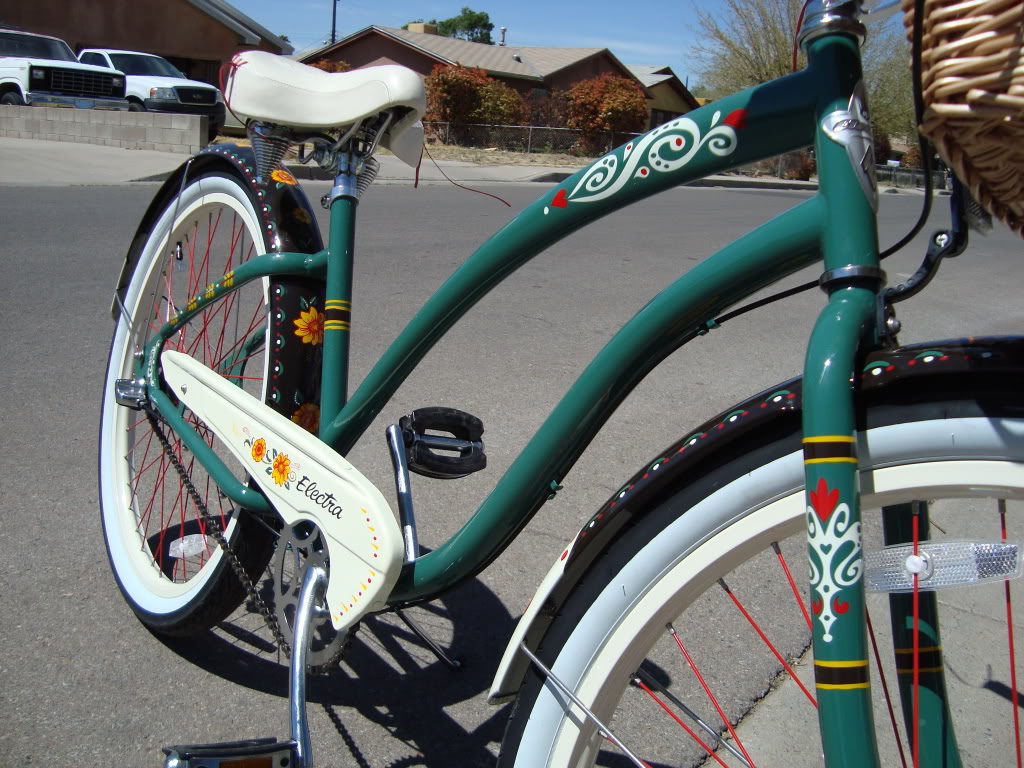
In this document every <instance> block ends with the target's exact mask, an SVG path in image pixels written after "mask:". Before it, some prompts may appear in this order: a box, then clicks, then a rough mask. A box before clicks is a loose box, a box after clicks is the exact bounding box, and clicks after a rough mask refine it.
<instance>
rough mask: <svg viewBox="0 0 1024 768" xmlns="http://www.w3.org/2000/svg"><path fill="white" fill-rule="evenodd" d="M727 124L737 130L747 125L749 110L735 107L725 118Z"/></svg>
mask: <svg viewBox="0 0 1024 768" xmlns="http://www.w3.org/2000/svg"><path fill="white" fill-rule="evenodd" d="M725 124H726V125H731V126H732V127H733V128H735V129H736V130H737V131H739V130H742V129H744V128H746V127H747V110H745V109H734V110H733V111H732V112H730V113H729V115H728V117H726V118H725Z"/></svg>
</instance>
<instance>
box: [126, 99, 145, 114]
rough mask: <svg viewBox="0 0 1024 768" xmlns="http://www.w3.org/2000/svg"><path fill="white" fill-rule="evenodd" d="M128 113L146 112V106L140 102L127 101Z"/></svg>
mask: <svg viewBox="0 0 1024 768" xmlns="http://www.w3.org/2000/svg"><path fill="white" fill-rule="evenodd" d="M128 111H129V112H145V111H147V110H146V105H145V104H143V103H142V102H140V101H129V102H128Z"/></svg>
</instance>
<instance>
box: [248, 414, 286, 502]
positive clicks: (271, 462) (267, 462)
mask: <svg viewBox="0 0 1024 768" xmlns="http://www.w3.org/2000/svg"><path fill="white" fill-rule="evenodd" d="M242 432H243V433H244V434H246V435H249V434H251V433H250V432H249V429H248V427H246V428H244V429H243V430H242ZM245 445H247V446H249V454H250V455H251V456H252V460H253V461H254V462H256V463H257V464H263V465H264V470H263V471H264V472H266V473H267V474H268V475H270V476H271V477H272V478H273V479H274V482H275V483H277V484H278V485H282V486H284V487H285V488H287V489H289V490H291V483H292V481H294V480H295V475H296V472H295V470H297V469H300V467H299V465H298V464H296V463H294V462H293V461H292V460H291V459H290V458H288V454H287V453H281V452H280V451H278V450H277V449H276V448H271V447H269V446H268V445H267V441H266V440H265V439H263V438H262V437H258V438H255V439H253V438H251V437H250V438H248V439H247V440H246V441H245Z"/></svg>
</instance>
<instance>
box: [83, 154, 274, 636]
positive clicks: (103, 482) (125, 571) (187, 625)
mask: <svg viewBox="0 0 1024 768" xmlns="http://www.w3.org/2000/svg"><path fill="white" fill-rule="evenodd" d="M257 205H258V203H257V201H256V198H255V196H254V194H253V192H252V191H251V189H250V188H249V186H248V185H247V184H246V183H245V182H244V181H243V180H242V179H240V178H239V177H238V176H236V175H234V174H232V173H230V172H227V171H220V170H215V169H207V170H205V171H202V172H201V173H199V175H197V176H196V178H194V179H191V180H190V181H189V182H188V184H187V185H186V186H185V188H184V189H183V190H182V192H181V196H180V205H179V201H178V197H177V196H170V197H169V199H168V200H167V201H166V203H165V205H164V206H163V209H162V210H161V211H160V212H159V213H158V214H157V215H156V216H155V217H154V219H153V224H152V226H151V227H149V229H148V231H140V232H139V233H138V234H137V235H136V238H135V239H134V241H133V243H132V248H131V251H130V253H129V264H130V274H131V277H130V280H129V282H128V283H127V287H126V289H125V291H124V307H125V308H126V312H127V313H128V314H129V315H130V316H131V318H132V323H131V325H132V327H134V328H135V329H137V331H136V332H135V333H133V332H132V331H131V330H130V329H129V324H128V323H127V322H126V319H125V317H124V316H123V314H122V316H120V317H119V319H118V322H117V327H116V330H115V333H114V338H113V341H112V343H111V351H110V359H109V361H108V364H107V373H106V377H105V383H104V389H103V402H102V414H101V422H100V446H99V479H100V503H101V513H102V521H103V530H104V536H105V539H106V544H107V554H108V557H109V559H110V563H111V567H112V569H113V571H114V575H115V577H116V579H117V583H118V586H119V587H120V588H121V592H122V594H123V595H124V597H125V599H126V600H127V601H128V603H129V605H130V606H131V607H132V610H134V611H135V613H136V615H137V616H138V617H139V619H140V620H141V621H142V622H143V624H145V625H146V626H147V627H149V628H151V629H152V630H154V631H156V632H159V633H162V634H166V635H188V634H194V633H196V632H200V631H203V630H205V629H208V628H209V627H211V626H212V625H214V624H216V623H217V622H219V621H221V620H223V619H224V618H225V617H226V616H227V615H228V614H229V613H231V611H232V610H234V609H235V608H236V607H237V606H238V605H239V604H240V602H241V601H242V599H243V598H244V597H245V591H244V590H243V588H242V585H241V584H240V583H239V581H238V579H237V578H236V577H235V575H234V573H233V571H232V569H231V567H230V565H229V563H228V562H227V558H226V557H224V556H223V553H222V552H221V551H220V550H219V548H218V547H217V546H216V542H215V541H214V540H213V538H212V537H211V536H209V535H208V534H207V531H206V529H205V525H204V524H203V523H202V522H201V521H200V519H199V514H198V513H197V511H196V509H195V504H194V502H193V501H192V499H191V498H189V496H188V493H187V491H186V489H185V487H184V484H183V483H182V480H181V477H180V475H179V474H178V472H177V471H176V470H175V469H174V467H173V466H172V465H171V463H170V462H169V461H168V460H167V458H166V453H165V451H164V450H163V449H162V448H161V446H160V444H159V440H158V439H157V438H156V436H155V435H154V434H153V430H152V427H151V425H150V423H149V422H148V420H147V419H146V418H145V416H144V414H142V413H140V412H139V411H134V410H130V409H128V408H125V407H123V406H120V405H117V404H116V403H115V400H114V382H115V381H116V380H117V379H118V378H130V377H132V376H133V375H135V374H134V373H133V360H132V358H133V352H134V350H135V349H137V348H139V344H140V343H142V342H143V341H144V338H145V337H148V335H149V334H150V333H151V332H152V331H151V328H154V327H157V328H158V327H159V326H160V324H161V323H162V322H165V321H166V319H167V318H168V317H169V315H171V314H174V313H176V312H177V311H178V310H180V309H181V308H183V307H184V306H185V304H186V303H187V302H188V301H189V299H190V298H191V297H192V296H195V295H196V294H198V293H200V292H202V290H203V288H204V287H205V286H206V285H207V284H208V283H212V282H214V281H217V280H218V279H221V278H222V276H223V275H224V274H225V273H226V272H228V271H231V270H233V269H234V267H236V266H237V264H238V263H239V262H241V261H245V260H246V259H248V258H251V257H252V256H253V255H257V254H259V253H264V252H266V251H268V250H270V243H269V242H267V241H266V239H265V237H264V234H263V228H262V227H261V226H260V218H259V216H258V215H257V213H256V211H257ZM175 213H177V219H176V220H175V221H174V224H173V226H172V222H171V220H172V218H174V216H175ZM208 234H209V235H210V237H207V235H208ZM179 244H180V247H178V246H179ZM178 254H180V255H181V259H180V260H178V259H177V258H176V256H177V255H178ZM175 264H178V265H179V266H182V267H184V269H183V270H178V269H175V266H174V265H175ZM264 289H265V286H264V284H263V281H255V282H254V283H251V284H249V285H247V286H243V287H242V288H240V289H239V290H238V291H236V292H235V293H233V294H230V295H229V297H228V298H226V299H225V300H223V301H221V302H217V303H215V304H213V305H212V306H211V307H210V308H209V309H208V310H206V311H205V312H203V313H200V314H199V315H198V316H196V317H194V318H193V319H192V320H191V321H190V322H189V323H188V324H187V325H185V326H183V327H182V332H181V333H179V334H178V335H176V336H175V337H172V339H171V340H169V341H168V343H167V345H166V348H168V349H169V348H177V349H179V350H180V351H185V352H187V353H189V354H191V355H192V356H193V357H196V358H197V359H199V360H200V361H201V362H204V363H205V364H207V365H209V366H211V367H213V368H214V369H216V368H217V366H218V362H219V361H221V360H225V359H226V358H227V357H228V356H229V355H234V356H235V357H233V358H232V360H233V365H232V367H231V368H230V369H229V370H230V373H231V376H230V378H231V380H232V381H233V382H234V383H236V384H238V385H239V386H244V387H245V388H246V389H247V390H248V391H250V393H251V394H254V395H256V396H257V397H264V396H265V394H266V390H267V387H266V380H267V368H268V365H269V360H270V356H269V352H268V345H267V344H266V337H267V335H269V333H270V324H269V323H267V322H265V315H266V313H267V305H266V302H265V298H264ZM261 324H262V325H261ZM261 328H265V330H260V329H261ZM243 339H244V340H245V346H244V348H245V356H244V357H243V358H241V360H240V361H239V360H238V358H237V354H238V352H237V350H238V349H240V348H241V347H240V346H239V344H241V342H242V340H243ZM233 350H234V351H233ZM242 369H244V370H242ZM242 374H244V375H242ZM225 375H228V373H227V371H225ZM186 414H187V415H188V418H189V419H190V421H193V422H194V423H196V425H197V428H198V429H199V430H200V431H202V430H203V425H202V424H201V422H199V421H198V419H197V418H196V417H195V416H194V414H191V412H189V411H186ZM163 431H164V432H165V434H166V436H167V437H168V439H169V440H170V441H171V443H172V445H173V447H174V451H175V452H176V453H177V454H178V455H179V457H180V459H181V462H182V463H183V465H184V466H185V467H186V470H187V473H188V476H189V479H190V481H191V483H192V484H193V485H194V486H195V487H196V489H197V490H198V492H199V494H200V495H201V496H202V497H203V499H204V503H205V504H206V505H207V506H208V508H209V509H210V512H211V513H212V514H214V515H216V516H219V517H220V519H221V522H222V524H223V525H224V526H225V528H226V530H227V535H228V539H229V541H230V542H231V544H232V547H233V549H234V550H235V552H236V553H237V554H238V556H239V559H240V561H241V563H242V565H243V566H244V568H245V571H246V572H247V573H248V574H249V576H250V578H257V577H258V576H259V574H260V573H262V572H263V570H264V568H265V567H266V564H267V561H268V560H269V557H270V554H271V551H272V544H273V538H274V537H273V535H272V534H271V533H270V532H269V531H268V530H267V528H266V526H265V525H264V524H263V523H262V522H261V521H258V520H255V519H254V518H253V517H252V516H251V515H250V514H249V513H245V512H242V511H240V510H239V509H238V508H237V507H236V506H234V505H233V504H232V503H231V502H230V501H229V500H227V499H225V498H223V497H221V496H220V494H219V493H218V491H217V488H216V485H214V484H213V482H212V480H210V478H209V476H208V475H207V474H206V472H205V471H204V470H203V469H202V467H201V465H200V464H199V463H198V461H194V460H193V457H192V455H191V453H190V452H189V451H188V450H187V448H185V447H184V445H183V444H182V443H181V441H180V440H179V439H178V438H177V437H176V436H175V435H174V433H173V432H171V431H170V430H169V429H168V428H166V426H164V427H163ZM207 437H208V442H210V441H212V442H213V446H214V448H215V450H217V452H218V454H219V455H220V456H221V458H222V459H224V460H225V462H226V463H227V464H228V466H229V467H235V468H236V471H237V476H238V477H239V478H240V479H242V480H244V478H245V473H244V471H243V470H242V468H241V466H240V465H239V464H237V463H236V462H234V461H233V460H231V458H230V457H229V456H228V454H227V451H226V449H224V448H223V446H220V447H219V449H218V445H219V444H218V443H217V442H216V440H215V439H214V438H213V436H212V434H208V435H207Z"/></svg>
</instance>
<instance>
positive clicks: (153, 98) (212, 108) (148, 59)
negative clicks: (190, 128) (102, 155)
mask: <svg viewBox="0 0 1024 768" xmlns="http://www.w3.org/2000/svg"><path fill="white" fill-rule="evenodd" d="M78 59H79V61H81V62H82V63H83V64H95V65H96V66H99V67H108V68H109V69H116V70H120V71H121V72H124V74H125V76H126V78H127V83H126V86H125V88H126V91H125V96H126V97H127V98H128V109H129V110H131V111H133V112H174V113H178V114H186V115H206V116H207V117H208V118H209V126H208V127H209V130H208V138H209V139H210V140H211V141H212V140H213V138H214V137H215V136H216V135H217V133H218V132H219V131H220V127H221V126H222V125H224V100H223V99H222V98H221V95H220V91H219V90H217V89H216V88H215V87H214V86H212V85H210V84H209V83H203V82H200V81H198V80H189V79H188V78H187V77H185V75H183V74H182V73H181V72H179V71H178V70H177V69H176V68H175V67H174V65H173V64H171V63H170V62H169V61H167V59H165V58H162V57H160V56H156V55H154V54H152V53H141V52H139V51H120V50H112V49H109V48H85V49H83V50H82V51H80V52H79V54H78Z"/></svg>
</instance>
